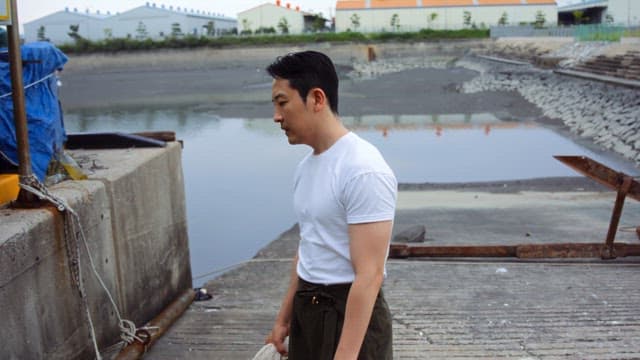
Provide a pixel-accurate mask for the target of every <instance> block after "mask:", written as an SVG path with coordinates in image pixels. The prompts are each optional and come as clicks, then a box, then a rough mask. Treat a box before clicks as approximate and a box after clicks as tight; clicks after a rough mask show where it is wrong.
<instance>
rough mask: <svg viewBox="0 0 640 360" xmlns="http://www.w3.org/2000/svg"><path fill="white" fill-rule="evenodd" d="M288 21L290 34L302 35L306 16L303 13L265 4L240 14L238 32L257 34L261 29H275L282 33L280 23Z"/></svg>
mask: <svg viewBox="0 0 640 360" xmlns="http://www.w3.org/2000/svg"><path fill="white" fill-rule="evenodd" d="M283 18H284V19H286V20H287V23H288V24H289V34H300V33H302V32H303V30H304V16H303V15H302V12H300V11H297V10H295V9H290V8H287V7H286V6H278V5H274V4H263V5H260V6H256V7H254V8H251V9H249V10H246V11H243V12H241V13H239V14H238V32H241V31H243V30H251V31H252V32H255V31H256V30H258V29H259V28H261V27H262V28H270V27H273V28H274V29H275V30H276V32H278V33H280V29H279V28H278V23H280V20H281V19H283Z"/></svg>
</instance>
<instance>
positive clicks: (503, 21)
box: [498, 11, 509, 26]
mask: <svg viewBox="0 0 640 360" xmlns="http://www.w3.org/2000/svg"><path fill="white" fill-rule="evenodd" d="M507 24H509V18H508V16H507V12H506V11H505V12H503V13H502V16H500V19H499V20H498V25H500V26H505V25H507Z"/></svg>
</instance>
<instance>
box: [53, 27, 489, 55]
mask: <svg viewBox="0 0 640 360" xmlns="http://www.w3.org/2000/svg"><path fill="white" fill-rule="evenodd" d="M261 30H262V31H260V32H258V31H256V34H255V35H253V34H251V32H250V31H248V32H245V31H242V32H241V36H236V35H233V34H232V35H227V36H221V37H207V36H195V35H185V36H180V37H176V36H170V37H167V38H164V39H162V40H153V39H144V40H138V39H134V38H131V37H129V38H109V39H104V40H100V41H90V40H86V39H81V40H76V41H75V42H74V43H68V44H64V45H61V46H59V47H60V49H61V50H62V51H64V52H65V53H72V54H73V53H76V54H79V53H94V52H107V53H114V52H118V51H144V50H152V49H165V48H168V49H182V48H198V47H213V48H222V47H228V46H238V45H275V44H305V43H319V42H333V43H341V42H359V43H367V42H372V41H407V42H410V41H428V40H444V39H476V38H488V37H489V30H487V29H462V30H432V29H422V30H420V31H418V32H380V33H371V34H362V33H359V32H353V31H347V32H342V33H333V32H319V33H307V34H295V35H294V34H286V35H277V34H275V29H273V28H269V29H261Z"/></svg>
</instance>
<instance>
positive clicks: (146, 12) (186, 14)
mask: <svg viewBox="0 0 640 360" xmlns="http://www.w3.org/2000/svg"><path fill="white" fill-rule="evenodd" d="M71 25H78V35H80V36H82V37H83V38H86V39H88V40H92V41H98V40H103V39H105V38H110V37H113V38H134V39H135V38H138V39H145V38H150V39H156V40H157V39H162V38H164V37H168V36H171V35H172V34H174V35H175V33H176V32H177V30H178V29H179V31H180V33H181V34H182V35H195V36H219V35H221V34H224V33H227V32H231V31H233V30H234V29H237V22H236V20H235V19H232V18H228V17H225V16H223V15H219V14H212V13H209V12H205V11H200V10H195V9H187V8H180V7H173V6H165V5H156V4H155V3H153V4H152V3H147V4H146V5H144V6H139V7H137V8H134V9H131V10H128V11H125V12H122V13H116V14H111V13H108V12H107V13H102V14H100V13H99V12H98V13H89V12H88V11H85V12H80V11H77V9H68V8H67V9H65V10H63V11H58V12H56V13H53V14H50V15H47V16H44V17H42V18H39V19H36V20H33V21H30V22H28V23H25V24H24V37H25V41H27V42H31V41H37V40H39V35H38V33H39V31H40V29H44V37H45V38H47V39H49V41H51V42H52V43H54V44H64V43H70V42H72V41H73V39H72V38H71V37H70V36H69V32H70V26H71ZM41 35H42V34H41Z"/></svg>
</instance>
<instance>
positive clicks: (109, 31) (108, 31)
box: [103, 28, 113, 39]
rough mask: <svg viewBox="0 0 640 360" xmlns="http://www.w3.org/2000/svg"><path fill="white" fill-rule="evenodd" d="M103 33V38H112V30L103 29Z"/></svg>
mask: <svg viewBox="0 0 640 360" xmlns="http://www.w3.org/2000/svg"><path fill="white" fill-rule="evenodd" d="M103 32H104V37H105V38H107V39H111V38H112V37H113V30H111V29H110V28H105V29H104V30H103Z"/></svg>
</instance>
